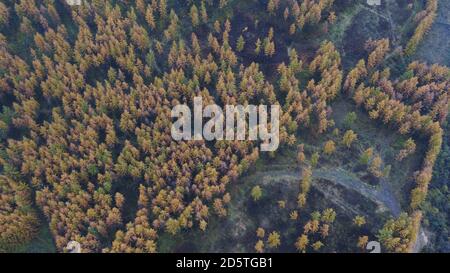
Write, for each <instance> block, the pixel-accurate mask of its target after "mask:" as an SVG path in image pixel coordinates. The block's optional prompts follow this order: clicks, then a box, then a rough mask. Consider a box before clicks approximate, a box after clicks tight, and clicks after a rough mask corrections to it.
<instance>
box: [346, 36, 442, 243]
mask: <svg viewBox="0 0 450 273" xmlns="http://www.w3.org/2000/svg"><path fill="white" fill-rule="evenodd" d="M368 49H371V50H372V52H371V53H370V54H369V58H368V60H369V61H368V64H372V65H370V66H369V65H367V66H366V62H365V61H364V60H361V61H359V62H358V64H357V65H356V67H355V68H354V69H353V70H352V71H350V73H349V74H348V76H347V79H346V80H345V84H344V89H345V90H346V92H347V93H348V94H349V95H350V96H351V97H353V99H354V101H355V103H356V104H357V105H359V106H364V108H365V109H366V111H368V112H369V115H370V117H371V118H372V119H377V120H381V121H382V122H383V123H384V124H392V125H394V126H395V127H397V129H398V131H399V133H400V134H412V133H416V134H419V135H422V136H424V137H427V138H428V141H429V143H428V150H427V152H426V156H425V158H424V160H423V163H422V167H421V169H420V170H418V171H417V172H416V173H415V177H414V179H415V183H416V186H415V187H414V189H413V190H412V192H411V203H410V207H411V210H412V211H416V210H417V209H418V208H419V206H420V205H421V204H422V203H423V201H424V200H425V197H426V194H427V191H428V184H429V182H430V180H431V177H432V171H433V166H434V163H435V161H436V158H437V156H438V154H439V152H440V149H441V144H442V135H443V130H442V128H441V127H440V122H442V121H443V119H445V118H446V116H447V111H448V90H449V89H448V83H449V74H448V68H445V67H441V66H437V65H433V66H432V67H429V66H427V65H425V64H420V63H418V62H413V63H411V64H410V65H409V67H408V72H407V73H406V74H408V75H409V79H405V80H401V79H398V80H395V81H392V80H390V71H389V69H384V70H382V71H380V70H379V69H378V68H379V66H380V63H381V61H382V60H383V58H384V56H385V55H386V53H387V52H388V48H386V42H385V41H383V40H381V41H369V42H368ZM371 59H372V60H373V61H371ZM407 90H408V91H407ZM411 141H412V140H411ZM411 141H408V143H405V147H404V148H403V149H402V150H401V151H400V155H399V157H400V158H403V157H405V156H406V155H408V154H410V153H411V152H413V151H414V150H415V145H414V142H411ZM411 215H418V213H417V212H413V213H412V214H411ZM416 232H417V231H416ZM411 234H412V233H411Z"/></svg>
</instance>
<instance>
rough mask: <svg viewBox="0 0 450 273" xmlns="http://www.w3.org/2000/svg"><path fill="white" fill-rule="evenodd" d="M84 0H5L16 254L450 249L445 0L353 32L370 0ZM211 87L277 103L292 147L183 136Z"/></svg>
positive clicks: (2, 189)
mask: <svg viewBox="0 0 450 273" xmlns="http://www.w3.org/2000/svg"><path fill="white" fill-rule="evenodd" d="M68 2H70V1H64V0H2V1H1V2H0V108H1V109H0V253H1V252H34V251H36V252H67V251H68V249H67V245H68V243H69V242H71V241H76V242H78V243H79V244H80V245H81V247H82V252H103V253H112V252H126V253H140V252H145V253H156V252H183V251H208V252H220V251H227V252H230V251H238V252H242V251H247V252H258V253H262V252H300V253H303V252H367V250H366V246H367V244H368V242H369V241H374V240H376V241H379V242H380V243H381V246H382V249H383V251H384V252H415V251H417V247H418V245H419V243H418V242H419V241H421V240H419V237H420V235H421V234H431V235H428V237H429V240H428V241H432V242H429V243H428V244H427V245H426V246H422V247H421V248H422V251H429V252H443V251H449V249H450V246H449V232H450V228H449V224H450V219H449V209H450V208H449V204H450V202H449V201H450V199H449V197H450V192H449V190H448V185H449V184H448V183H449V182H450V180H449V173H448V170H449V164H450V159H449V158H450V157H449V156H450V152H449V146H450V138H449V131H448V130H449V127H448V124H447V121H448V118H447V116H448V111H449V98H450V91H449V87H450V69H449V68H448V67H447V66H446V65H450V63H430V62H428V61H427V60H423V59H422V58H419V57H418V55H417V52H418V50H419V49H420V47H421V44H422V42H423V41H424V39H426V38H427V35H428V33H429V32H430V31H431V28H432V26H433V23H434V22H435V20H436V17H437V16H438V11H439V8H438V5H440V4H441V2H444V1H438V0H426V1H406V0H400V1H386V2H388V3H384V4H383V6H382V7H381V8H386V9H387V8H390V7H392V6H393V7H395V8H396V9H399V10H401V14H402V17H401V18H399V19H396V20H394V21H395V22H393V23H392V24H395V25H397V24H398V25H399V26H396V29H400V28H401V29H402V32H400V34H398V35H397V34H396V35H390V34H388V32H387V31H386V32H383V31H382V33H384V34H385V36H379V35H373V37H372V36H370V35H369V37H355V39H359V40H360V39H363V38H364V41H359V42H352V43H353V45H352V47H351V48H349V47H348V45H347V43H346V39H350V38H348V37H347V35H346V34H347V33H346V32H345V27H349V20H350V19H349V18H350V17H351V16H354V17H352V18H357V16H356V14H357V13H358V12H363V11H365V10H366V9H371V8H372V7H370V6H368V5H367V4H366V3H365V1H360V2H358V1H350V0H344V1H334V0H268V1H266V0H249V1H239V0H188V1H177V0H136V1H129V0H92V1H82V3H81V5H69V3H68ZM381 8H380V9H381ZM374 16H375V15H374ZM367 18H369V17H367ZM355 20H356V19H355ZM367 20H369V19H367ZM377 20H378V19H377ZM380 20H381V19H380ZM383 20H384V19H383ZM377 22H378V21H377ZM378 23H379V22H378ZM379 24H380V25H382V24H381V23H379ZM353 25H354V24H352V26H353ZM344 36H345V37H344ZM350 36H352V35H350ZM365 38H367V39H365ZM447 53H449V52H448V50H447ZM195 97H200V98H202V99H203V104H204V105H208V104H217V105H219V106H224V105H249V104H253V105H278V106H280V109H281V113H280V148H279V149H278V150H277V151H273V152H261V151H260V143H258V141H251V140H244V141H242V140H233V141H229V140H213V141H207V140H189V141H185V140H179V141H176V140H174V139H173V138H172V137H171V126H172V122H173V119H172V117H171V109H172V108H173V107H174V106H176V105H179V104H186V105H188V106H192V107H193V105H194V98H195ZM370 126H371V127H370ZM441 151H442V152H441ZM264 171H267V173H268V174H267V175H268V176H266V174H265V173H263V172H264ZM276 173H280V175H279V176H276ZM263 174H264V179H262V178H261V179H259V178H258V177H259V176H258V175H263ZM337 174H341V175H342V176H338V175H337ZM269 175H270V177H269ZM252 177H256V179H252ZM269 178H270V179H269ZM272 180H273V181H272ZM291 180H292V181H291ZM335 180H336V181H335ZM337 180H339V181H337ZM291 182H292V183H291ZM278 184H279V185H280V186H278ZM252 211H253V212H254V213H253V212H252ZM244 214H245V215H244ZM274 215H276V217H275V216H274ZM272 216H273V217H272ZM224 223H226V224H224ZM221 227H222V229H221ZM223 227H227V230H228V232H229V233H230V234H228V233H226V232H224V230H223ZM424 230H425V231H424ZM233 232H235V233H236V234H233ZM222 234H225V235H222ZM214 238H219V239H217V240H218V241H213V240H216V239H214ZM203 239H204V241H205V245H203V246H194V245H193V244H194V243H193V242H197V241H198V242H201V241H202V240H203ZM224 241H227V242H228V243H224ZM186 242H187V243H186Z"/></svg>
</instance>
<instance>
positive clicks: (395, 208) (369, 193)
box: [247, 165, 401, 216]
mask: <svg viewBox="0 0 450 273" xmlns="http://www.w3.org/2000/svg"><path fill="white" fill-rule="evenodd" d="M278 167H283V165H279V166H278ZM290 167H291V166H288V165H285V169H281V170H272V171H271V170H266V171H263V172H257V173H255V174H253V175H250V176H248V177H247V179H251V180H254V181H258V182H259V183H260V184H263V185H264V184H268V183H274V182H275V183H276V182H282V181H283V182H284V181H287V182H288V183H299V179H300V178H301V174H300V172H299V171H295V170H292V169H290ZM313 178H315V179H322V180H326V181H327V182H329V183H335V184H338V185H341V186H343V187H345V188H346V189H349V190H354V191H356V192H358V193H359V194H361V195H362V196H364V197H366V198H368V199H370V200H372V201H373V202H375V203H377V204H378V205H379V206H381V207H383V208H386V209H388V210H389V211H390V212H391V213H392V214H393V215H394V216H398V215H400V213H401V206H400V203H399V202H398V200H397V198H396V197H395V195H394V192H393V190H392V188H391V186H390V184H389V183H388V182H387V181H385V180H382V181H381V183H380V185H379V186H378V187H375V186H370V185H368V184H366V183H365V182H363V181H362V180H361V179H359V178H358V177H356V176H354V175H353V174H352V173H351V172H349V171H346V170H344V169H342V168H335V169H325V168H321V169H317V170H314V171H313ZM315 179H313V182H312V184H313V186H314V187H315V188H316V189H318V190H319V191H321V192H322V193H323V194H325V195H328V191H327V189H326V186H325V187H324V185H323V184H321V183H317V181H316V180H315ZM332 201H333V202H334V203H336V205H338V206H340V207H341V208H344V209H346V210H349V211H351V212H353V213H354V214H365V213H364V212H361V211H358V210H357V209H356V208H353V207H352V206H351V205H350V204H347V203H346V202H345V200H337V199H336V198H332Z"/></svg>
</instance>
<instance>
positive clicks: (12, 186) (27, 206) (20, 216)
mask: <svg viewBox="0 0 450 273" xmlns="http://www.w3.org/2000/svg"><path fill="white" fill-rule="evenodd" d="M31 205H32V200H31V192H30V189H29V188H28V186H27V185H26V184H25V183H22V182H17V181H14V180H12V179H10V178H8V177H6V176H3V175H1V176H0V252H3V251H11V250H13V249H14V248H15V247H18V246H20V245H21V244H22V243H23V242H27V241H29V240H31V239H33V237H34V236H35V235H36V232H37V227H38V224H39V220H38V217H37V214H36V212H35V211H34V209H33V208H32V207H31Z"/></svg>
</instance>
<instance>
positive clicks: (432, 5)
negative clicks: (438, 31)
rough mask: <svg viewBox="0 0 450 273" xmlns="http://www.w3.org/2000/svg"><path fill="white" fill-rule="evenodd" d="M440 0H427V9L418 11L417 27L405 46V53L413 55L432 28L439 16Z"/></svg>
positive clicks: (416, 17) (415, 19)
mask: <svg viewBox="0 0 450 273" xmlns="http://www.w3.org/2000/svg"><path fill="white" fill-rule="evenodd" d="M437 9H438V0H427V1H426V6H425V9H424V10H422V11H421V12H419V13H417V14H416V16H415V18H414V21H415V22H417V27H416V29H415V30H414V34H413V36H412V37H411V39H410V40H409V42H408V44H407V45H406V48H405V54H406V55H408V56H411V55H412V54H413V53H414V52H415V51H416V49H417V46H418V45H419V43H420V42H421V41H422V39H423V37H424V36H425V34H426V33H427V32H428V30H430V28H431V25H432V24H433V22H434V19H435V18H436V16H437Z"/></svg>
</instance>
